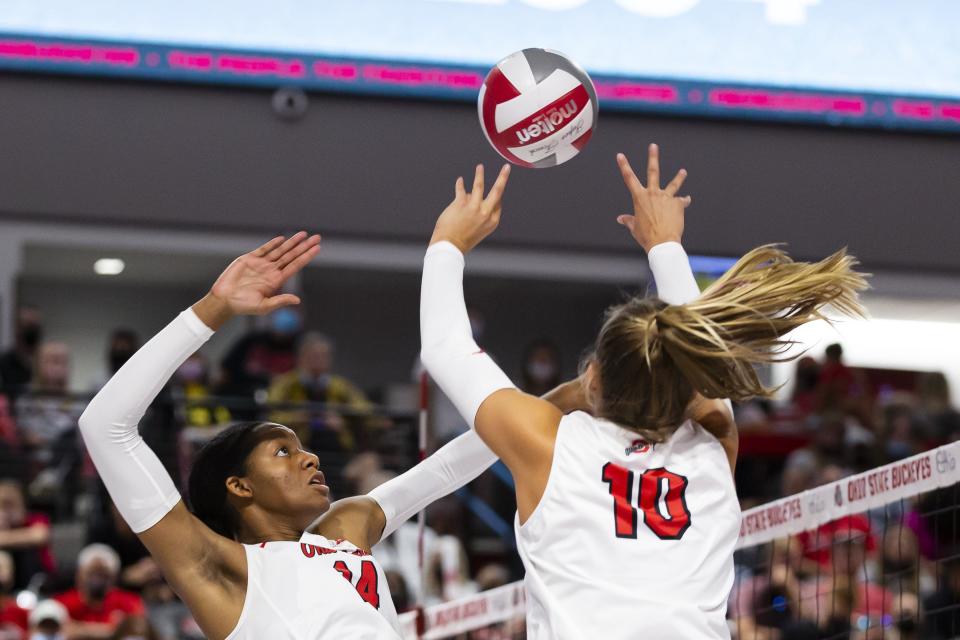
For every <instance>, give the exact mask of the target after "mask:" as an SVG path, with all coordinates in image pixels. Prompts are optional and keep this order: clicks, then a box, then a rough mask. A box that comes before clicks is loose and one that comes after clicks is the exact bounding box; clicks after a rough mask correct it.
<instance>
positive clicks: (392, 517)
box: [367, 429, 497, 539]
mask: <svg viewBox="0 0 960 640" xmlns="http://www.w3.org/2000/svg"><path fill="white" fill-rule="evenodd" d="M496 461H497V455H496V454H495V453H494V452H493V451H491V450H490V448H489V447H488V446H487V445H485V444H484V443H483V440H481V439H480V436H478V435H477V432H476V431H473V430H472V429H471V430H470V431H468V432H466V433H464V434H462V435H460V436H458V437H456V438H454V439H453V440H451V441H450V442H449V443H447V444H446V445H444V446H443V447H441V448H440V449H438V450H437V451H436V452H434V453H433V454H431V455H430V457H428V458H427V459H426V460H424V461H423V462H421V463H420V464H418V465H417V466H415V467H413V468H412V469H410V470H409V471H407V472H406V473H403V474H401V475H399V476H397V477H396V478H394V479H392V480H390V481H388V482H385V483H383V484H382V485H380V486H379V487H377V488H375V489H374V490H373V491H371V492H370V493H368V494H367V495H368V496H369V497H371V498H373V499H374V500H376V501H377V504H379V505H380V508H381V509H383V514H384V515H385V516H386V517H387V524H386V526H385V527H384V528H383V533H382V534H381V536H380V537H381V539H382V538H386V537H387V536H389V535H390V534H391V533H393V532H394V531H396V530H397V529H398V528H399V527H400V525H402V524H403V523H404V522H406V521H407V520H409V519H410V518H411V517H413V516H414V515H415V514H416V513H417V512H419V511H420V510H421V509H423V508H424V507H426V506H427V505H428V504H430V503H432V502H434V501H435V500H439V499H440V498H442V497H443V496H445V495H448V494H450V493H453V492H454V491H456V490H457V489H459V488H460V487H462V486H463V485H465V484H467V483H468V482H470V481H472V480H473V479H474V478H476V477H477V476H479V475H480V474H481V473H483V472H484V471H486V470H487V469H488V468H489V467H490V465H492V464H493V463H494V462H496Z"/></svg>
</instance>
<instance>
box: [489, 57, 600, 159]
mask: <svg viewBox="0 0 960 640" xmlns="http://www.w3.org/2000/svg"><path fill="white" fill-rule="evenodd" d="M477 109H478V111H479V113H480V125H481V127H482V128H483V132H484V134H485V135H486V136H487V140H488V141H489V142H490V144H491V145H493V148H494V149H496V150H497V153H499V154H500V155H501V156H503V157H504V158H506V159H507V160H509V161H510V162H512V163H514V164H517V165H520V166H522V167H530V168H534V169H543V168H546V167H555V166H557V165H558V164H563V163H564V162H566V161H567V160H569V159H570V158H572V157H574V156H575V155H577V154H578V153H580V150H581V149H583V147H584V145H586V144H587V141H588V140H590V135H591V134H592V133H593V130H594V128H596V125H597V92H596V90H595V89H594V88H593V82H592V81H591V80H590V76H588V75H587V72H586V71H584V70H583V69H581V68H580V67H579V66H577V65H576V64H574V63H573V62H572V61H571V60H570V59H569V58H567V57H566V56H565V55H563V54H562V53H558V52H556V51H550V50H548V49H524V50H523V51H518V52H516V53H514V54H513V55H509V56H507V57H506V58H504V59H503V60H501V61H500V62H498V63H497V66H495V67H494V68H493V69H491V70H490V73H489V74H487V78H486V80H484V82H483V86H482V87H480V98H479V100H478V101H477Z"/></svg>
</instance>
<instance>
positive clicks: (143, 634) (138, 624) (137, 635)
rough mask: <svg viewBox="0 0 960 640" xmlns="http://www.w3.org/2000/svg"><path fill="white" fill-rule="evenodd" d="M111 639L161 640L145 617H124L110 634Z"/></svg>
mask: <svg viewBox="0 0 960 640" xmlns="http://www.w3.org/2000/svg"><path fill="white" fill-rule="evenodd" d="M110 640H159V636H158V635H157V634H156V633H155V632H154V630H153V628H152V627H151V626H150V624H149V623H148V622H147V621H146V619H144V618H139V617H137V618H124V619H123V622H121V623H120V624H119V625H117V628H116V630H115V631H114V632H113V634H112V635H111V636H110Z"/></svg>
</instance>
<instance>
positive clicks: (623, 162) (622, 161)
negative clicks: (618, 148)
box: [617, 153, 643, 193]
mask: <svg viewBox="0 0 960 640" xmlns="http://www.w3.org/2000/svg"><path fill="white" fill-rule="evenodd" d="M617 166H618V167H620V175H622V176H623V183H624V184H625V185H627V189H629V190H630V193H634V192H636V191H643V184H641V183H640V178H638V177H637V174H636V173H635V172H634V171H633V167H631V166H630V161H629V160H627V156H625V155H623V154H622V153H618V154H617Z"/></svg>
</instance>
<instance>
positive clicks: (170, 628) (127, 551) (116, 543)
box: [87, 485, 194, 640]
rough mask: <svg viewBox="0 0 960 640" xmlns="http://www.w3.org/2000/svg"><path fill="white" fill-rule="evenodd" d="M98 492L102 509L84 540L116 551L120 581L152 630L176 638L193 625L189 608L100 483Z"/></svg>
mask: <svg viewBox="0 0 960 640" xmlns="http://www.w3.org/2000/svg"><path fill="white" fill-rule="evenodd" d="M101 492H102V495H101V500H100V501H99V502H100V504H102V505H103V506H104V507H105V508H104V509H101V510H100V512H99V513H98V514H97V517H96V518H95V519H94V520H93V522H92V523H91V525H90V528H89V529H88V535H87V539H88V540H89V541H90V542H99V543H104V544H106V545H107V546H109V547H110V548H112V549H114V550H115V551H117V555H118V557H119V558H120V578H119V584H120V585H121V586H122V587H124V588H127V589H130V590H132V591H136V592H137V593H139V594H140V595H141V597H142V598H143V600H144V603H145V604H146V607H147V618H148V621H149V626H150V628H151V633H152V634H153V635H155V636H156V637H158V638H160V639H161V640H176V639H177V638H178V636H179V635H180V634H179V631H180V630H181V629H182V628H183V627H184V625H185V624H194V623H193V617H192V616H191V614H190V611H189V610H188V609H187V607H186V605H184V604H183V602H181V601H180V599H179V598H178V597H177V595H176V594H175V593H174V592H173V589H171V588H170V585H168V584H167V581H166V580H165V579H164V577H163V573H162V572H161V571H160V567H159V566H157V563H156V561H155V560H154V559H153V558H152V557H151V556H150V554H149V552H148V551H147V549H146V547H144V546H143V544H142V543H141V542H140V539H139V538H137V536H136V534H134V533H133V531H132V530H131V529H130V525H128V524H127V523H126V522H125V521H124V519H123V518H122V517H121V516H120V512H118V511H117V508H116V506H115V505H114V504H113V501H112V500H110V498H109V496H108V495H107V492H106V489H105V488H103V487H102V485H101ZM136 624H139V623H136Z"/></svg>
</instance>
